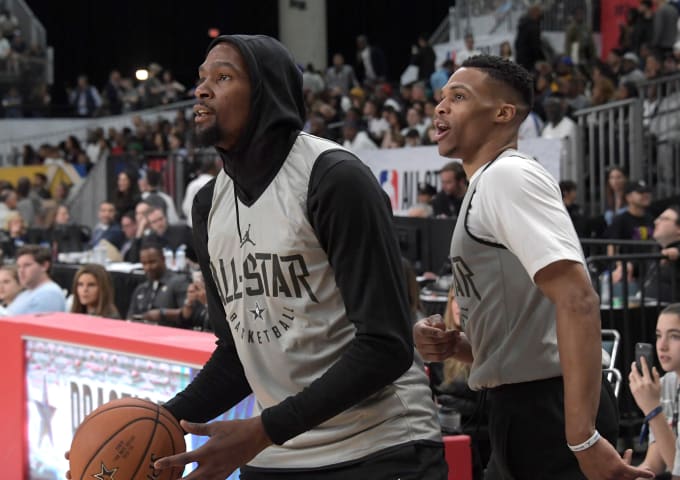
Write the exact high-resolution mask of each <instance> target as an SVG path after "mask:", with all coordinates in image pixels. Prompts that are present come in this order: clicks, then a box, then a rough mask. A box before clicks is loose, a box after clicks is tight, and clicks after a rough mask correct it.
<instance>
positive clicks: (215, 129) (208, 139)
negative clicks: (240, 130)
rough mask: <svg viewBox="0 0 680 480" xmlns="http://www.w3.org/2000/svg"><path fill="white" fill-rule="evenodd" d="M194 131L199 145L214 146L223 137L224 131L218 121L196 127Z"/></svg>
mask: <svg viewBox="0 0 680 480" xmlns="http://www.w3.org/2000/svg"><path fill="white" fill-rule="evenodd" d="M194 132H195V133H196V143H197V144H198V146H199V147H212V146H213V145H215V144H216V143H218V142H219V141H220V139H221V138H222V132H221V131H220V127H219V126H218V125H217V122H215V123H213V124H212V125H210V126H208V127H205V128H199V127H194Z"/></svg>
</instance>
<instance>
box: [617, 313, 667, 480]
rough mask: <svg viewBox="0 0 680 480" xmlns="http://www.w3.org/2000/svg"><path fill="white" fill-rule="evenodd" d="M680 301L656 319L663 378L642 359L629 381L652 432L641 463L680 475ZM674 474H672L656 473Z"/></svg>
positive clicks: (634, 367)
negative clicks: (679, 441)
mask: <svg viewBox="0 0 680 480" xmlns="http://www.w3.org/2000/svg"><path fill="white" fill-rule="evenodd" d="M679 332H680V304H678V303H674V304H671V305H668V306H667V307H666V308H664V309H663V310H662V311H661V314H660V315H659V318H658V319H657V322H656V355H657V357H658V359H659V363H660V364H661V368H662V369H663V370H664V371H665V372H666V374H665V375H664V376H663V377H661V378H659V372H658V371H657V369H656V367H655V366H652V365H647V360H646V359H645V358H644V357H642V358H641V359H639V361H640V363H641V366H642V371H639V370H638V368H637V365H636V364H635V362H633V363H632V364H631V370H630V375H629V376H628V381H629V384H630V392H631V393H632V395H633V398H634V399H635V403H636V404H637V406H638V408H639V409H640V410H642V414H643V415H645V416H651V417H652V418H650V419H649V420H648V423H647V424H646V425H647V426H646V428H647V429H648V432H649V442H648V447H647V453H646V455H645V459H644V461H643V462H642V463H641V464H640V467H645V468H648V469H649V470H651V471H653V472H654V473H655V474H657V475H660V474H662V473H664V472H670V471H672V473H673V475H674V478H675V475H680V465H678V462H677V458H678V457H677V455H676V438H677V432H678V387H679V386H680V382H679V381H678V379H679V378H680V334H679ZM656 478H670V477H656Z"/></svg>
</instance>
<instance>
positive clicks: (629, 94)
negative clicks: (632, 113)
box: [614, 82, 638, 100]
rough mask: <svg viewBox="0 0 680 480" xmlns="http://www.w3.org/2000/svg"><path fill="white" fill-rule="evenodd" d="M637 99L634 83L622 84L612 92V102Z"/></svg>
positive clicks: (636, 89)
mask: <svg viewBox="0 0 680 480" xmlns="http://www.w3.org/2000/svg"><path fill="white" fill-rule="evenodd" d="M629 98H638V88H637V86H636V85H635V83H634V82H624V83H622V84H621V85H619V87H618V88H617V89H616V91H615V92H614V100H627V99H629Z"/></svg>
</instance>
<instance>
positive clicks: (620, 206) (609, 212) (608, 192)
mask: <svg viewBox="0 0 680 480" xmlns="http://www.w3.org/2000/svg"><path fill="white" fill-rule="evenodd" d="M627 182H628V176H627V175H626V172H624V171H623V169H622V168H621V167H619V166H616V165H614V166H611V167H609V168H608V169H607V183H606V185H605V211H604V220H605V222H607V225H611V223H612V220H613V219H614V216H616V215H618V214H620V213H623V212H625V211H626V194H625V189H626V183H627Z"/></svg>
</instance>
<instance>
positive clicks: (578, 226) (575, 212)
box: [560, 180, 589, 238]
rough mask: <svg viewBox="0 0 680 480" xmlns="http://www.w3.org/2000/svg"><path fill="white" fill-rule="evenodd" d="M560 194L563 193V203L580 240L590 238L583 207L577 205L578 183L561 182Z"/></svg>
mask: <svg viewBox="0 0 680 480" xmlns="http://www.w3.org/2000/svg"><path fill="white" fill-rule="evenodd" d="M560 192H562V201H563V202H564V207H565V208H566V209H567V213H569V217H570V218H571V223H573V224H574V229H575V230H576V234H577V235H578V236H579V238H583V237H588V236H589V232H588V221H587V219H586V217H585V216H584V215H583V211H582V209H581V206H580V205H579V204H577V203H576V197H577V196H578V190H577V185H576V182H574V181H572V180H561V181H560Z"/></svg>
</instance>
